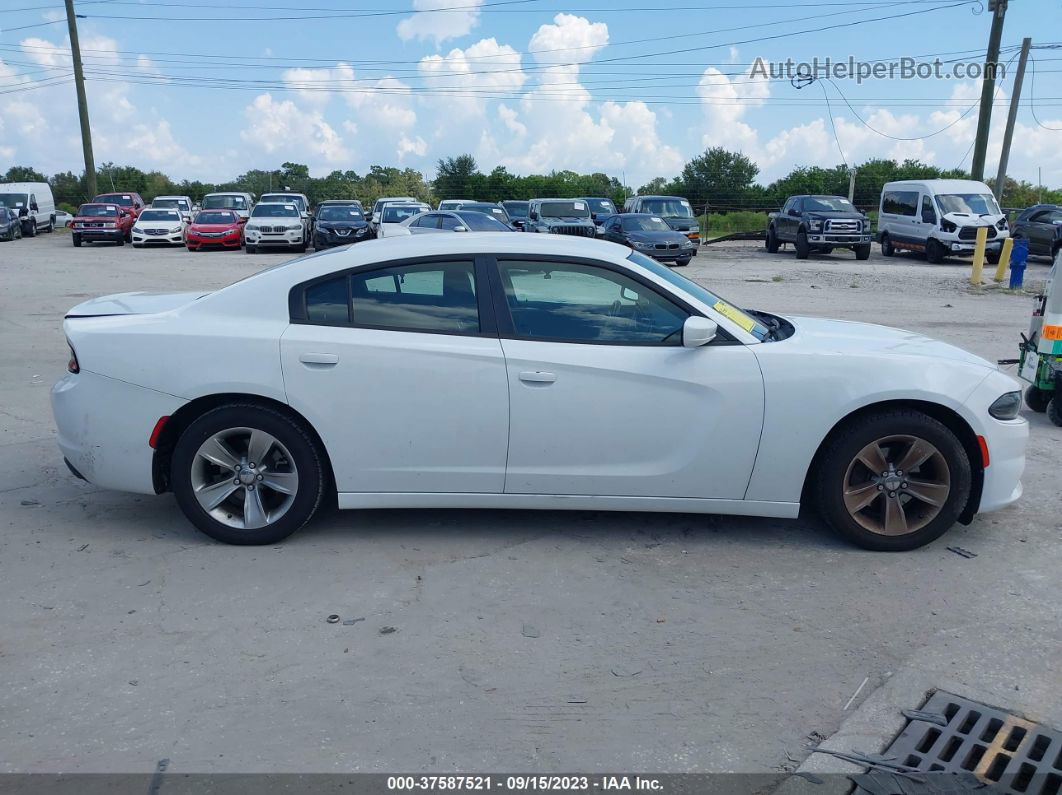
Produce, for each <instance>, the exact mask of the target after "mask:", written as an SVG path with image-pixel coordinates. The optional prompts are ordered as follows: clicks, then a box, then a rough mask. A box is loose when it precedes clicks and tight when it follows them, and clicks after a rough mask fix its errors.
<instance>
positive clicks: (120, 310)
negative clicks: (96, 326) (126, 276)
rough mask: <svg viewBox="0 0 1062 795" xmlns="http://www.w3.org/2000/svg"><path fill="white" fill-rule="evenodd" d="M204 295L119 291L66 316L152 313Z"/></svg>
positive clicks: (81, 305)
mask: <svg viewBox="0 0 1062 795" xmlns="http://www.w3.org/2000/svg"><path fill="white" fill-rule="evenodd" d="M204 295H207V293H202V292H194V293H117V294H115V295H105V296H103V297H102V298H93V299H92V300H91V301H85V302H84V303H81V304H78V305H77V306H75V307H74V308H73V309H71V310H70V311H69V312H67V313H66V316H67V317H101V316H104V315H152V314H155V313H156V312H167V311H169V310H171V309H177V308H178V307H181V306H184V305H185V304H190V303H191V302H192V301H195V300H196V299H198V298H202V297H203V296H204Z"/></svg>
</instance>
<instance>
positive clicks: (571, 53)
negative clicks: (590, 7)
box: [527, 13, 608, 64]
mask: <svg viewBox="0 0 1062 795" xmlns="http://www.w3.org/2000/svg"><path fill="white" fill-rule="evenodd" d="M607 44H608V25H607V24H605V23H604V22H591V21H590V20H588V19H586V18H585V17H577V16H574V15H572V14H564V13H561V14H557V15H556V16H555V17H553V24H552V25H542V26H541V27H539V29H538V30H536V31H535V34H534V35H533V36H532V37H531V41H530V42H529V43H528V46H527V49H528V51H529V52H531V53H533V54H534V57H535V60H536V61H538V62H539V63H542V64H548V63H553V64H568V63H586V62H587V61H589V60H590V59H592V58H593V57H594V54H595V53H596V52H597V51H598V50H600V49H601V48H602V47H604V46H606V45H607Z"/></svg>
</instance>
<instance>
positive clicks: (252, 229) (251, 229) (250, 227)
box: [244, 224, 258, 232]
mask: <svg viewBox="0 0 1062 795" xmlns="http://www.w3.org/2000/svg"><path fill="white" fill-rule="evenodd" d="M244 228H245V229H246V230H247V231H248V232H257V231H258V226H257V225H255V224H247V226H245V227H244Z"/></svg>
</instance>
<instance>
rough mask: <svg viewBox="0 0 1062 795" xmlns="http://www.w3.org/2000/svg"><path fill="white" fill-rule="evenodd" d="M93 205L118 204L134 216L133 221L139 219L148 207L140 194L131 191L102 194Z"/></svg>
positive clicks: (94, 200)
mask: <svg viewBox="0 0 1062 795" xmlns="http://www.w3.org/2000/svg"><path fill="white" fill-rule="evenodd" d="M92 203H93V204H117V205H118V206H119V207H121V208H122V209H123V210H127V211H128V212H131V213H132V214H133V220H134V221H135V220H136V219H137V216H139V215H140V211H141V210H143V209H144V207H146V206H147V205H146V204H145V202H144V200H143V199H141V198H140V194H139V193H133V192H131V191H117V192H115V193H101V194H100V195H99V196H97V197H96V198H95V199H93V200H92Z"/></svg>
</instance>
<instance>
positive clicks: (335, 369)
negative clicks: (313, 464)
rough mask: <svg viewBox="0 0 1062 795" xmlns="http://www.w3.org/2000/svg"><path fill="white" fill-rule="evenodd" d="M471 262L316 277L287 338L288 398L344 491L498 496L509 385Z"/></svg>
mask: <svg viewBox="0 0 1062 795" xmlns="http://www.w3.org/2000/svg"><path fill="white" fill-rule="evenodd" d="M479 282H480V280H479V279H477V278H475V268H474V267H473V263H472V261H471V259H469V260H468V261H461V260H460V259H459V258H458V260H457V261H424V260H421V261H420V262H419V263H416V264H403V265H392V266H388V267H381V268H375V269H373V270H370V271H365V270H356V271H354V272H352V273H339V274H336V275H333V276H329V277H326V278H324V279H317V280H315V281H314V282H313V283H312V284H310V285H308V286H306V287H305V288H304V289H303V291H302V294H301V296H299V297H297V298H296V299H295V307H294V309H293V310H292V324H291V325H290V326H288V328H287V330H286V331H285V332H284V335H283V337H282V338H281V344H280V353H281V362H282V365H283V370H284V382H285V387H286V389H287V394H288V400H289V402H290V403H291V405H292V406H293V407H294V408H295V409H296V410H298V411H299V412H301V413H302V414H303V416H305V417H306V418H307V420H309V421H310V423H311V424H312V425H313V427H314V428H316V429H317V431H318V433H319V434H320V436H321V439H322V440H323V442H324V444H325V447H326V448H327V450H328V454H329V457H330V458H331V461H332V467H333V470H334V472H335V477H336V486H337V488H338V490H339V491H340V492H485V493H500V492H501V491H502V486H503V482H504V477H505V455H506V450H507V447H508V432H509V394H508V392H509V389H508V385H507V383H506V371H505V360H504V357H503V355H502V350H501V344H500V343H499V341H498V338H497V335H496V332H495V331H494V330H493V320H490V321H489V322H487V323H485V322H484V321H483V320H481V317H480V312H479V303H478V299H479V295H480V292H481V291H480V289H479Z"/></svg>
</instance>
